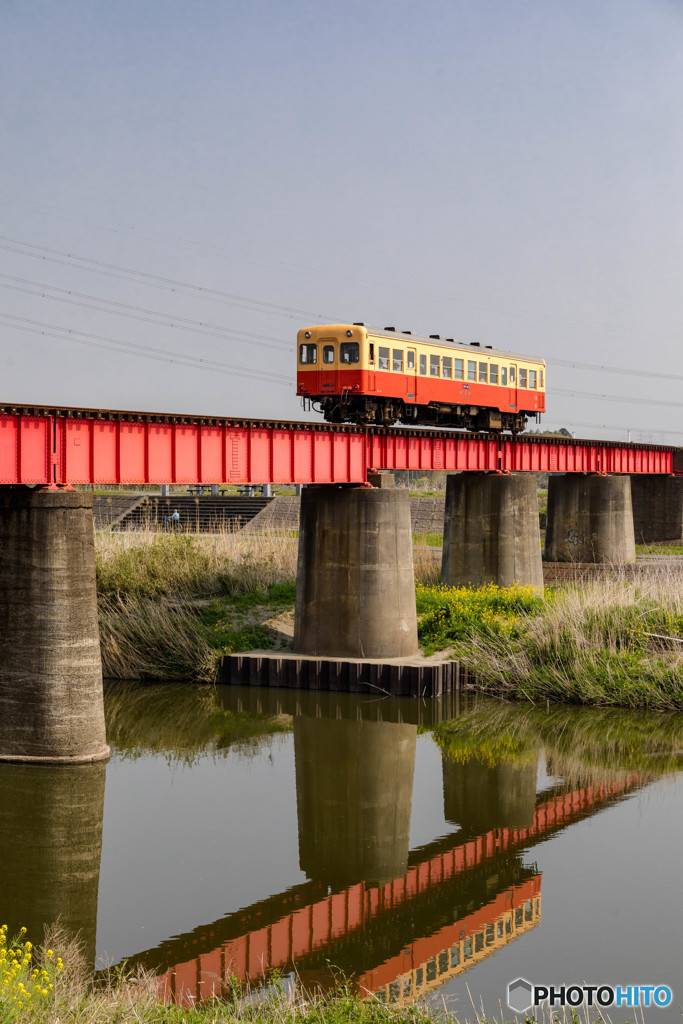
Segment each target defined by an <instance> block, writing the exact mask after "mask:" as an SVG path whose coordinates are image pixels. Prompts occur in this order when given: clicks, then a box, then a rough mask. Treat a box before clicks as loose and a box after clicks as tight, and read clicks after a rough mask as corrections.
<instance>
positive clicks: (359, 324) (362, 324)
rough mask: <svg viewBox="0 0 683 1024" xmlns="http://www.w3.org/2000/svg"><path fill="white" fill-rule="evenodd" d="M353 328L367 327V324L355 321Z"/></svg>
mask: <svg viewBox="0 0 683 1024" xmlns="http://www.w3.org/2000/svg"><path fill="white" fill-rule="evenodd" d="M353 326H354V327H365V324H364V323H362V322H361V321H360V320H354V321H353Z"/></svg>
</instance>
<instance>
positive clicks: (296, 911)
mask: <svg viewBox="0 0 683 1024" xmlns="http://www.w3.org/2000/svg"><path fill="white" fill-rule="evenodd" d="M223 699H224V701H225V702H226V703H227V702H230V701H239V700H242V697H241V696H240V695H239V694H235V693H234V692H233V693H231V694H230V695H229V696H228V695H226V694H225V692H223ZM248 699H249V701H250V702H251V701H253V702H256V701H261V702H262V703H261V707H260V708H259V707H255V706H254V707H253V708H252V707H251V706H250V705H249V704H246V705H245V704H242V706H241V708H240V709H239V710H253V711H256V712H260V713H263V714H292V716H293V731H294V746H295V770H296V789H297V816H298V830H299V862H300V867H301V869H302V870H303V871H304V872H305V874H306V875H307V877H308V881H306V882H305V883H303V884H301V885H298V886H295V887H294V888H292V889H288V890H287V891H285V892H283V893H280V894H276V895H273V896H270V897H268V898H267V899H264V900H262V901H259V902H258V903H255V904H253V905H252V906H250V907H248V908H245V909H242V910H239V911H237V912H235V913H232V914H230V915H227V916H223V917H220V918H218V919H217V920H215V921H213V922H212V923H210V924H207V925H205V926H203V927H200V928H197V929H195V930H193V931H190V932H187V933H185V934H183V935H180V936H178V937H175V938H170V939H168V940H166V941H164V942H162V943H161V944H160V945H159V946H157V947H156V948H154V949H150V950H147V951H145V952H141V953H139V954H138V955H136V956H134V957H131V958H130V959H129V963H135V962H138V963H143V964H145V965H146V966H147V967H148V968H150V969H153V970H155V971H157V972H159V973H160V975H161V978H160V983H161V985H162V987H163V989H164V990H165V991H166V992H167V993H168V994H169V995H170V996H172V997H173V998H175V999H176V1000H178V1001H181V1002H186V1001H189V1000H192V999H200V998H203V997H206V996H208V995H210V994H212V993H214V992H216V991H218V990H220V987H221V984H222V982H223V981H224V980H225V978H226V977H227V976H229V975H230V974H234V975H236V976H238V977H240V978H243V979H246V978H249V979H251V981H252V982H254V983H256V984H262V983H264V982H265V980H266V979H267V974H268V971H269V969H271V968H274V967H277V968H279V969H280V970H281V971H285V972H286V971H289V970H292V969H296V970H297V971H298V972H299V974H300V975H301V976H302V977H303V978H304V979H308V980H311V981H313V980H315V981H318V982H320V983H322V984H328V983H329V980H330V976H329V973H328V972H326V967H325V965H326V963H332V964H334V965H335V966H336V967H338V968H339V969H340V970H342V971H343V972H344V974H345V976H346V977H348V978H353V979H355V983H356V984H357V986H358V987H359V989H360V990H367V991H372V992H376V993H377V994H378V995H381V996H382V997H383V998H391V999H410V998H413V997H414V996H415V995H418V994H419V993H421V992H423V991H426V990H427V989H428V988H431V987H433V986H436V985H438V984H441V983H442V982H443V981H444V980H445V979H446V978H449V977H451V976H453V975H455V974H457V973H459V972H460V971H463V970H467V969H468V968H469V967H470V966H472V965H473V964H474V963H476V962H478V961H479V960H480V959H481V958H482V957H485V956H488V955H490V954H491V953H492V952H495V951H496V950H498V949H500V948H501V946H503V945H505V944H506V943H508V942H510V941H512V940H513V939H515V938H517V937H519V936H520V935H522V934H523V933H524V932H525V931H527V930H528V929H529V928H532V927H534V926H535V925H536V924H537V923H538V922H539V920H540V910H541V899H540V890H541V878H540V874H539V873H538V871H537V869H536V867H535V865H533V864H530V865H527V864H525V863H524V860H523V855H524V854H525V853H526V852H527V851H528V850H530V849H531V848H532V847H533V846H534V845H535V844H536V843H537V842H540V841H541V840H544V839H546V838H548V837H550V836H552V835H553V834H556V833H557V832H559V831H561V830H562V829H564V828H566V827H567V826H568V825H571V824H573V823H574V822H578V821H580V820H581V819H582V818H585V817H588V816H590V815H592V814H594V813H596V812H597V811H599V810H600V809H601V808H602V807H605V806H607V805H608V804H609V803H610V801H612V800H613V799H615V798H617V797H618V796H620V795H621V794H623V793H626V792H628V791H629V790H631V789H634V788H636V787H637V786H639V785H641V784H642V782H643V781H645V780H644V777H640V778H639V776H638V775H636V774H630V775H628V774H624V773H620V774H611V775H610V774H609V773H605V774H604V775H603V778H604V779H605V781H604V782H602V781H598V783H597V784H596V785H593V786H590V785H584V784H583V783H577V784H576V785H574V786H565V787H564V788H562V787H559V788H554V789H549V790H548V791H546V792H544V793H541V794H537V793H536V762H535V760H534V758H533V755H532V757H531V759H529V760H527V761H526V762H519V761H513V760H510V761H503V762H499V763H496V764H491V765H489V764H487V763H484V762H482V761H480V760H477V758H476V757H474V758H472V757H471V758H469V759H468V760H466V761H464V762H462V763H460V762H454V761H449V760H447V759H444V761H443V795H444V812H445V813H444V816H445V818H446V820H447V821H449V822H451V823H452V824H453V825H457V830H455V831H451V832H450V833H449V834H448V835H445V836H443V837H441V838H438V839H435V840H434V841H433V842H431V843H429V844H427V845H424V846H422V847H420V848H418V849H414V850H412V851H411V850H410V849H409V829H410V820H411V810H412V800H413V773H414V764H415V748H416V737H417V729H418V725H427V726H428V725H432V724H435V722H436V721H437V720H438V719H439V718H441V717H443V716H444V713H443V710H441V711H440V709H439V706H438V703H437V702H433V701H430V702H419V701H412V702H400V701H398V702H396V701H392V702H388V703H386V702H383V701H380V702H372V701H366V702H362V703H359V702H358V701H357V700H355V699H354V698H350V697H347V696H346V695H334V694H323V695H320V696H318V695H315V694H304V695H297V694H295V693H291V694H285V695H278V694H276V695H275V696H273V691H265V692H264V693H263V694H262V695H260V694H258V693H256V694H255V693H253V691H252V692H251V693H250V694H249V698H248ZM155 701H156V698H155ZM273 701H275V702H276V703H277V704H278V706H277V707H276V706H273V707H271V706H270V705H271V703H272V702H273ZM235 710H238V708H237V707H235ZM455 710H456V709H455V708H454V707H451V706H449V707H448V709H447V712H446V714H447V715H448V716H451V717H452V716H453V713H454V711H455ZM136 720H137V721H138V722H139V720H140V716H139V708H138V709H137V710H136ZM555 767H556V771H557V773H558V775H561V774H562V765H561V764H560V763H559V762H558V763H557V764H556V766H555ZM2 770H3V771H5V772H8V773H11V775H9V774H8V775H7V777H6V780H5V781H6V782H7V785H5V786H3V785H1V784H0V830H1V831H2V833H3V834H4V835H5V836H9V837H12V838H11V840H8V841H6V844H5V851H4V855H3V861H4V863H3V877H2V878H0V909H2V911H3V919H5V918H9V919H10V922H9V923H10V924H16V926H17V927H18V925H19V924H27V925H29V926H30V929H31V933H32V934H33V935H34V936H39V935H40V933H41V931H42V923H43V922H47V921H52V920H54V919H55V918H56V917H57V916H60V915H61V917H62V920H63V922H64V924H65V925H67V926H68V927H70V928H73V929H74V930H76V929H81V932H82V935H83V938H84V940H85V945H86V951H87V956H88V959H89V960H90V962H91V963H92V962H93V961H94V955H95V949H94V942H95V930H96V929H95V925H96V916H97V882H98V874H99V862H100V854H101V843H102V808H103V799H104V767H103V766H101V765H97V766H84V767H80V768H78V767H75V768H74V767H72V768H68V769H50V770H45V769H44V768H42V767H40V768H39V767H35V766H26V767H20V768H18V767H16V766H2ZM1 782H2V780H0V783H1Z"/></svg>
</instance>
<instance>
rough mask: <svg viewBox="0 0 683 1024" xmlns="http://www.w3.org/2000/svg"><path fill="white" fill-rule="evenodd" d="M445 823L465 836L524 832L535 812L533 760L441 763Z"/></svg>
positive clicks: (473, 760)
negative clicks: (512, 830) (498, 831)
mask: <svg viewBox="0 0 683 1024" xmlns="http://www.w3.org/2000/svg"><path fill="white" fill-rule="evenodd" d="M443 805H444V817H445V818H446V821H450V822H452V823H453V824H457V825H459V826H460V828H461V829H462V830H463V832H465V833H466V834H467V835H479V834H480V833H481V832H487V831H488V830H489V829H492V828H517V829H519V828H528V827H529V825H531V823H532V821H533V820H534V811H535V808H536V759H535V758H534V759H533V761H529V762H524V761H499V762H498V763H497V764H495V765H487V764H484V763H483V762H481V761H479V760H477V759H476V758H472V759H471V760H469V761H466V762H465V763H464V764H463V763H460V762H457V761H450V760H448V758H446V757H444V759H443Z"/></svg>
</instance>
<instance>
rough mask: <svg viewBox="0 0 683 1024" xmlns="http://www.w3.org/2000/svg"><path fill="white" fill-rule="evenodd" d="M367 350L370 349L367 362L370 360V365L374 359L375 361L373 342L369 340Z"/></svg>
mask: <svg viewBox="0 0 683 1024" xmlns="http://www.w3.org/2000/svg"><path fill="white" fill-rule="evenodd" d="M369 351H370V356H369V362H370V365H372V364H373V363H374V361H375V346H374V344H373V342H370V345H369Z"/></svg>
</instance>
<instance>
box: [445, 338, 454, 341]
mask: <svg viewBox="0 0 683 1024" xmlns="http://www.w3.org/2000/svg"><path fill="white" fill-rule="evenodd" d="M446 341H455V338H446Z"/></svg>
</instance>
